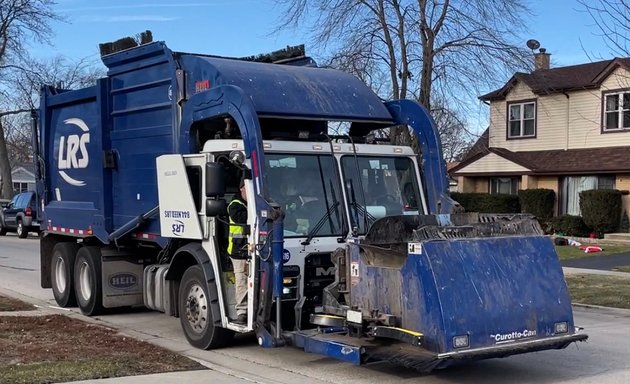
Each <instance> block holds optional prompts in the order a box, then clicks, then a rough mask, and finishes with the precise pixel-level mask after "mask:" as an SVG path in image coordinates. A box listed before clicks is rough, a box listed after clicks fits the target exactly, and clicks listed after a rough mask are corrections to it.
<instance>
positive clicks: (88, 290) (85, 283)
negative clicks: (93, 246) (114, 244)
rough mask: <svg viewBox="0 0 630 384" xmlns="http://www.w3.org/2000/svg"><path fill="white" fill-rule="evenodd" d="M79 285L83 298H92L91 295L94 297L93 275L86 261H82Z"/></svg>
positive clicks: (86, 299)
mask: <svg viewBox="0 0 630 384" xmlns="http://www.w3.org/2000/svg"><path fill="white" fill-rule="evenodd" d="M79 286H80V289H79V291H80V293H81V297H82V298H83V300H85V301H88V300H90V297H92V276H91V271H90V266H89V265H88V263H86V262H83V263H81V266H80V267H79Z"/></svg>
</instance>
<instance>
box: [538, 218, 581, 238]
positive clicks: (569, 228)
mask: <svg viewBox="0 0 630 384" xmlns="http://www.w3.org/2000/svg"><path fill="white" fill-rule="evenodd" d="M547 222H548V223H549V224H548V225H549V227H548V228H547V233H556V234H563V235H565V236H578V237H587V236H588V235H589V234H590V233H591V229H590V228H589V227H588V226H587V225H586V224H585V223H584V220H583V219H582V218H581V217H580V216H571V215H564V216H557V217H553V218H551V219H548V221H547Z"/></svg>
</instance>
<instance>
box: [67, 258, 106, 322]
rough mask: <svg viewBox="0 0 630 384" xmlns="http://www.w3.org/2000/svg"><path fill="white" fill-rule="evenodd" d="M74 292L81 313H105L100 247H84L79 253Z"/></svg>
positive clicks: (89, 314) (75, 269)
mask: <svg viewBox="0 0 630 384" xmlns="http://www.w3.org/2000/svg"><path fill="white" fill-rule="evenodd" d="M74 292H75V294H76V296H77V304H78V305H79V308H80V309H81V313H83V314H84V315H87V316H96V315H100V314H101V313H103V311H104V310H103V282H102V279H101V250H100V248H99V247H82V248H81V249H80V250H79V252H77V259H76V261H75V263H74Z"/></svg>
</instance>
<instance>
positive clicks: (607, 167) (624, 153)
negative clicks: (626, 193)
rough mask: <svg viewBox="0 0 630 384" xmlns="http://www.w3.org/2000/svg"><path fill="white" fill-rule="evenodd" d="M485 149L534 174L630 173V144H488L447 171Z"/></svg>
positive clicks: (460, 167) (464, 164) (461, 164)
mask: <svg viewBox="0 0 630 384" xmlns="http://www.w3.org/2000/svg"><path fill="white" fill-rule="evenodd" d="M488 153H495V154H497V155H499V156H501V157H503V158H505V159H507V160H509V161H512V162H514V163H516V164H519V165H521V166H523V167H525V168H528V169H530V170H531V172H530V173H531V174H534V175H568V174H573V175H576V174H584V175H586V174H594V173H621V172H624V173H625V172H628V173H630V146H627V147H605V148H584V149H568V150H562V149H556V150H546V151H525V152H512V151H509V150H507V149H505V148H490V149H488V150H486V151H485V152H484V153H483V154H482V153H480V154H478V155H477V156H473V157H471V158H469V159H467V160H466V161H463V162H462V163H460V164H459V165H458V166H457V167H455V168H453V169H452V170H451V171H450V173H451V174H457V172H458V171H459V170H461V169H462V168H464V167H466V166H467V165H469V164H471V163H473V162H475V161H476V160H478V159H480V158H481V157H483V156H484V155H486V154H488Z"/></svg>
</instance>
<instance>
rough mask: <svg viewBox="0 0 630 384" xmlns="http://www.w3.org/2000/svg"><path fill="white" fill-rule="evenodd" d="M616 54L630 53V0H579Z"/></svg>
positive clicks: (607, 44)
mask: <svg viewBox="0 0 630 384" xmlns="http://www.w3.org/2000/svg"><path fill="white" fill-rule="evenodd" d="M578 3H580V4H581V5H582V6H583V7H584V9H585V10H586V12H587V13H588V14H589V15H590V16H591V18H592V19H593V21H594V22H595V26H596V27H597V29H599V32H600V35H601V37H602V38H603V40H604V41H605V42H606V46H607V47H608V48H609V49H610V50H611V51H612V53H613V54H614V55H616V56H629V55H630V0H578Z"/></svg>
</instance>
